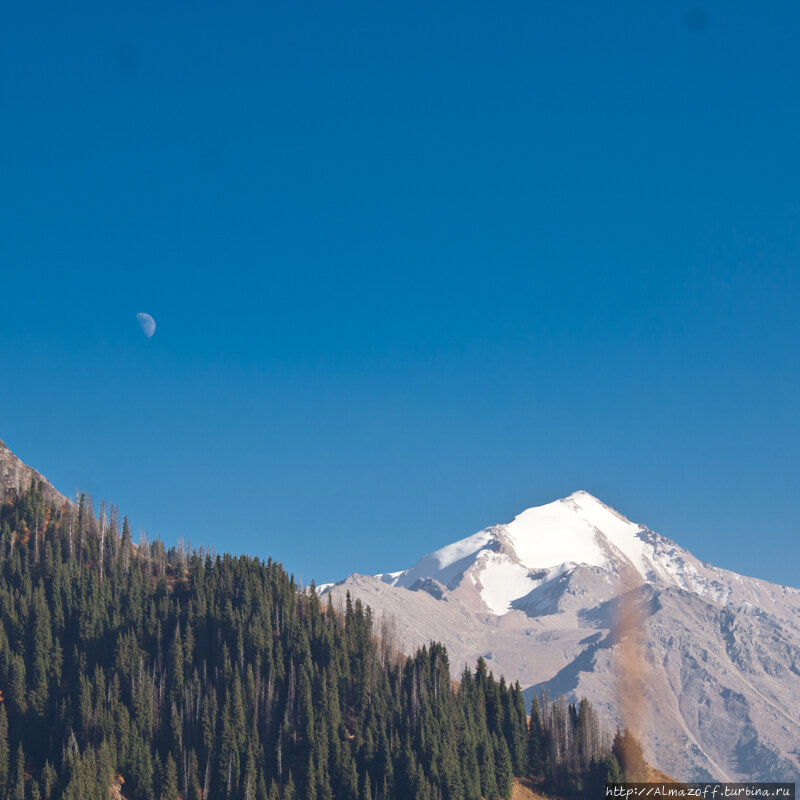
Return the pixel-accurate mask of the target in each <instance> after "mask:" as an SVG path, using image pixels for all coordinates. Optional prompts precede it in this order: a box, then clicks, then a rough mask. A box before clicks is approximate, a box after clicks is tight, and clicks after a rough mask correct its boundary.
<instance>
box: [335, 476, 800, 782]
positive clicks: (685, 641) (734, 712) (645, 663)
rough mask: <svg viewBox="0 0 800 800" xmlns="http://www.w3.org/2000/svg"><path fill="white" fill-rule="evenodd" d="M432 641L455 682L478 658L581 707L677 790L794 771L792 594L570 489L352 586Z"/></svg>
mask: <svg viewBox="0 0 800 800" xmlns="http://www.w3.org/2000/svg"><path fill="white" fill-rule="evenodd" d="M348 590H349V591H350V592H351V594H352V595H353V597H360V598H361V599H362V601H364V602H366V603H369V604H370V605H371V606H372V608H373V609H374V610H375V611H376V614H377V615H378V616H380V615H381V614H385V615H386V616H387V617H389V618H392V619H393V620H394V625H395V629H396V634H397V637H398V644H399V645H400V646H401V647H403V648H404V649H406V650H412V649H414V648H415V647H417V646H418V645H420V644H422V643H424V642H426V641H428V640H431V639H434V640H438V641H442V642H444V643H445V645H446V646H447V648H448V650H449V651H450V654H451V663H452V664H453V669H454V674H456V675H457V673H458V672H459V671H460V670H461V669H462V668H463V665H464V663H465V662H466V663H469V664H473V663H474V661H475V659H476V658H477V657H478V656H484V657H485V658H486V659H487V661H488V663H489V665H490V666H491V668H492V669H493V670H494V671H495V672H496V673H501V674H503V675H505V676H506V679H507V680H512V681H513V680H519V681H520V683H521V684H522V686H523V687H525V688H526V693H527V694H528V699H530V697H531V696H532V694H533V693H536V692H539V691H540V690H542V689H547V690H548V691H549V692H550V694H551V695H556V694H566V695H568V696H570V697H572V698H578V697H582V696H586V697H588V698H589V699H591V700H592V701H593V703H594V704H595V705H596V706H597V707H598V709H599V710H600V711H601V712H602V713H603V714H604V716H605V717H606V718H607V720H608V721H609V722H610V723H611V724H615V723H620V724H625V725H629V726H631V727H633V728H634V729H635V730H636V732H637V733H638V735H639V736H640V737H641V738H642V739H643V741H644V742H645V744H646V749H647V753H646V755H647V756H648V760H650V762H651V763H653V764H655V765H656V766H658V767H659V768H660V769H662V770H664V771H665V772H667V773H668V774H670V775H672V776H674V777H676V778H679V779H683V780H702V779H707V778H714V779H719V780H745V779H746V780H795V779H796V777H797V775H798V774H800V745H798V742H800V705H799V704H798V703H797V700H796V698H797V697H800V590H798V589H794V588H790V587H785V586H777V585H775V584H770V583H768V582H766V581H761V580H757V579H755V578H747V577H744V576H741V575H737V574H735V573H732V572H728V571H726V570H723V569H719V568H716V567H713V566H710V565H708V564H703V563H701V562H700V561H698V559H696V558H695V557H694V556H693V555H692V554H691V553H690V552H689V551H687V550H686V549H684V548H682V547H680V546H679V545H677V544H676V543H675V542H672V541H670V540H669V539H667V538H665V537H663V536H660V535H659V534H657V533H655V532H653V531H651V530H649V529H647V528H646V527H644V526H641V525H637V524H635V523H632V522H630V521H629V520H627V519H625V518H624V517H623V516H621V515H620V514H618V513H617V512H616V511H614V510H613V509H610V508H608V507H607V506H605V505H604V504H603V503H601V502H600V501H599V500H597V499H596V498H593V497H591V496H590V495H588V494H586V493H585V492H576V493H575V494H574V495H571V496H570V497H568V498H565V499H563V500H560V501H557V502H556V503H550V504H548V505H546V506H542V507H539V508H534V509H528V510H527V511H525V512H523V513H522V514H520V515H519V516H518V517H516V518H515V519H514V520H513V521H512V522H510V523H508V524H507V525H498V526H494V527H491V528H487V529H485V530H483V531H480V532H479V533H477V534H474V535H473V536H470V537H468V538H467V539H464V540H461V541H460V542H456V543H454V544H452V545H449V546H448V547H445V548H442V549H441V550H438V551H436V552H435V553H432V554H430V555H428V556H425V557H423V558H422V559H420V561H419V562H418V563H417V564H415V565H414V566H413V567H411V568H410V569H408V570H404V571H402V572H396V573H389V574H383V575H377V576H363V575H351V576H350V577H349V578H348V579H347V580H346V581H344V582H342V583H341V584H337V585H336V586H333V587H328V588H327V591H330V592H332V594H333V597H334V602H339V600H340V599H341V598H343V597H344V593H345V592H346V591H348Z"/></svg>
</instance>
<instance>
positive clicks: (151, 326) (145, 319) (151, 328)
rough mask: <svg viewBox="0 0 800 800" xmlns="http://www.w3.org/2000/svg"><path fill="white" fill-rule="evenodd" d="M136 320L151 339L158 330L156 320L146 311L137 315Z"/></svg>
mask: <svg viewBox="0 0 800 800" xmlns="http://www.w3.org/2000/svg"><path fill="white" fill-rule="evenodd" d="M136 321H137V322H138V323H139V327H140V328H141V329H142V333H143V334H144V335H145V336H146V337H147V338H148V339H149V338H150V337H151V336H152V335H153V334H154V333H155V332H156V321H155V320H154V319H153V318H152V317H151V316H150V315H149V314H145V313H144V311H142V312H140V313H139V314H137V315H136Z"/></svg>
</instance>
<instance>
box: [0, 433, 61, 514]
mask: <svg viewBox="0 0 800 800" xmlns="http://www.w3.org/2000/svg"><path fill="white" fill-rule="evenodd" d="M35 481H39V482H41V484H42V493H43V495H44V499H45V501H46V502H48V503H56V505H60V504H62V503H68V502H69V500H67V498H66V497H64V495H63V494H61V493H60V492H59V491H57V490H56V489H55V487H53V485H52V484H51V483H50V482H49V481H48V480H47V478H45V477H43V476H42V475H40V474H39V473H38V472H37V471H36V470H35V469H33V468H32V467H29V466H27V464H23V463H22V461H20V460H19V459H18V458H17V457H16V456H15V455H14V454H13V453H12V452H11V450H9V449H8V447H6V445H5V443H4V442H3V441H2V440H0V502H3V501H4V500H5V499H6V498H7V497H9V496H11V495H12V494H19V493H21V492H24V491H26V490H27V489H28V488H29V487H30V485H31V483H33V482H35Z"/></svg>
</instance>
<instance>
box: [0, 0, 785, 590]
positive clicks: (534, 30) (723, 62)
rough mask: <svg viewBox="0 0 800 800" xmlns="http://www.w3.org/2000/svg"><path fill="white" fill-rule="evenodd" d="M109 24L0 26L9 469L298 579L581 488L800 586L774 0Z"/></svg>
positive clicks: (778, 13)
mask: <svg viewBox="0 0 800 800" xmlns="http://www.w3.org/2000/svg"><path fill="white" fill-rule="evenodd" d="M112 5H114V6H119V4H111V5H109V4H106V3H99V2H92V3H70V4H64V3H49V2H47V3H44V2H31V3H22V4H5V5H4V6H3V9H2V11H0V106H1V107H2V108H3V117H4V122H3V124H2V128H0V145H1V146H0V175H2V191H1V192H0V309H1V311H0V375H2V384H1V385H2V390H1V391H0V438H3V439H4V440H5V441H6V443H7V444H8V445H9V446H10V447H11V448H12V449H14V450H15V452H17V453H18V454H19V455H20V456H21V457H22V458H23V459H24V460H26V461H27V462H28V463H31V464H32V465H34V466H36V467H37V468H38V469H40V470H41V471H43V472H44V473H45V474H46V475H47V476H48V477H50V478H51V480H53V482H54V483H55V484H56V485H57V486H58V487H59V488H60V489H61V490H62V491H65V492H68V493H69V492H72V491H74V489H75V488H81V489H83V490H86V491H89V492H91V494H92V495H93V496H94V497H95V498H96V499H100V498H103V499H106V500H108V501H111V502H114V503H116V504H117V505H118V506H119V507H120V509H121V510H122V512H124V513H127V514H128V515H129V516H130V518H131V520H132V522H133V525H134V527H135V528H136V529H139V528H140V527H141V528H144V529H147V531H148V532H149V533H150V535H151V536H155V535H157V534H158V535H160V536H161V537H162V538H163V539H164V540H165V541H167V542H168V543H174V542H175V541H176V540H177V539H178V537H182V538H184V539H190V540H191V541H192V542H193V543H197V544H211V545H214V546H215V547H216V549H217V550H218V551H223V550H232V551H235V552H248V553H253V554H256V555H260V556H263V557H266V556H268V555H271V556H273V557H274V558H277V559H278V560H281V561H283V562H284V563H285V564H286V566H287V567H288V568H289V569H290V570H292V571H294V572H295V574H296V575H298V576H302V579H303V580H304V581H305V582H308V581H310V580H311V578H315V579H317V581H325V580H330V579H334V578H339V577H344V575H346V574H347V573H348V572H350V571H359V572H377V571H384V570H393V569H400V568H403V567H407V566H410V564H411V563H413V562H414V561H415V560H416V559H417V558H418V557H419V556H420V555H422V554H423V553H425V552H428V551H430V550H432V549H434V548H436V547H438V546H441V545H443V544H445V543H447V542H449V541H452V540H453V539H456V538H461V537H463V536H466V535H468V534H470V533H472V532H474V531H475V530H478V529H479V528H481V527H483V526H485V525H487V524H493V523H497V522H503V521H507V520H509V519H510V518H511V517H512V516H514V515H515V514H516V513H518V512H519V511H521V510H522V509H523V508H525V507H528V506H531V505H536V504H539V503H543V502H548V501H550V500H553V499H555V498H557V497H561V496H564V495H566V494H569V493H570V492H572V491H574V490H576V489H579V488H583V489H586V490H587V491H589V492H591V493H593V494H595V495H597V496H598V497H600V498H601V499H603V500H604V501H605V502H607V503H609V504H611V505H613V506H615V507H616V508H618V509H619V510H620V511H622V512H623V513H625V514H626V515H628V516H629V517H630V518H631V519H634V520H636V521H640V522H643V523H646V524H648V525H649V526H650V527H651V528H654V529H655V530H658V531H660V532H662V533H664V534H666V535H668V536H670V537H672V538H674V539H675V540H677V541H678V542H679V543H680V544H682V545H684V546H687V547H689V548H690V549H691V550H692V551H693V552H695V554H696V555H698V557H700V558H703V559H706V560H709V561H712V562H714V563H716V564H719V565H721V566H725V567H728V568H730V569H734V570H736V571H739V572H743V573H747V574H752V575H757V576H760V577H764V578H768V579H770V580H775V581H777V582H779V583H787V584H793V585H798V578H797V572H796V564H797V563H798V562H799V561H800V544H798V540H799V539H800V537H798V533H800V531H798V521H797V520H798V516H797V496H798V492H797V486H798V481H799V479H800V462H799V461H798V452H799V450H798V445H800V436H799V434H800V425H798V415H797V408H798V407H800V378H799V377H798V375H800V369H799V368H800V363H798V362H799V361H800V359H798V323H797V319H798V311H797V310H798V302H799V301H800V155H798V154H799V153H800V148H798V146H797V142H798V141H800V51H798V48H797V42H798V41H800V6H798V4H796V3H793V2H775V3H769V4H756V3H743V2H724V3H723V2H709V3H703V4H702V6H692V5H682V4H676V3H665V2H655V3H646V4H645V3H633V2H629V3H614V4H598V3H592V2H574V3H539V2H531V3H508V4H502V5H498V4H486V3H481V4H477V3H458V4H450V3H440V4H434V5H435V7H431V4H427V3H426V4H423V3H403V4H395V5H393V6H392V5H389V4H375V3H347V4H343V3H310V2H309V3H305V4H296V3H293V4H289V3H280V4H278V3H263V2H259V3H252V4H244V3H235V2H234V3H228V4H222V3H212V2H206V1H205V0H203V1H202V2H197V3H192V4H189V3H177V2H167V3H163V2H161V3H138V4H136V5H135V6H133V5H129V6H126V7H124V8H123V7H116V8H112V7H111V6H112ZM141 311H145V312H149V313H150V314H152V315H153V317H154V318H155V319H156V322H157V326H158V327H157V330H156V333H155V335H154V336H153V337H152V338H151V339H147V338H145V337H144V336H143V335H142V333H141V331H140V330H139V328H138V326H137V323H136V318H135V315H136V313H137V312H141Z"/></svg>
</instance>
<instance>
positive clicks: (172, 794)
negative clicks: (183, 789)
mask: <svg viewBox="0 0 800 800" xmlns="http://www.w3.org/2000/svg"><path fill="white" fill-rule="evenodd" d="M178 794H179V792H178V769H177V767H176V766H175V759H174V758H173V757H172V753H169V754H168V755H167V763H166V765H165V767H164V777H163V779H162V781H161V795H160V796H161V800H178Z"/></svg>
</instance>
